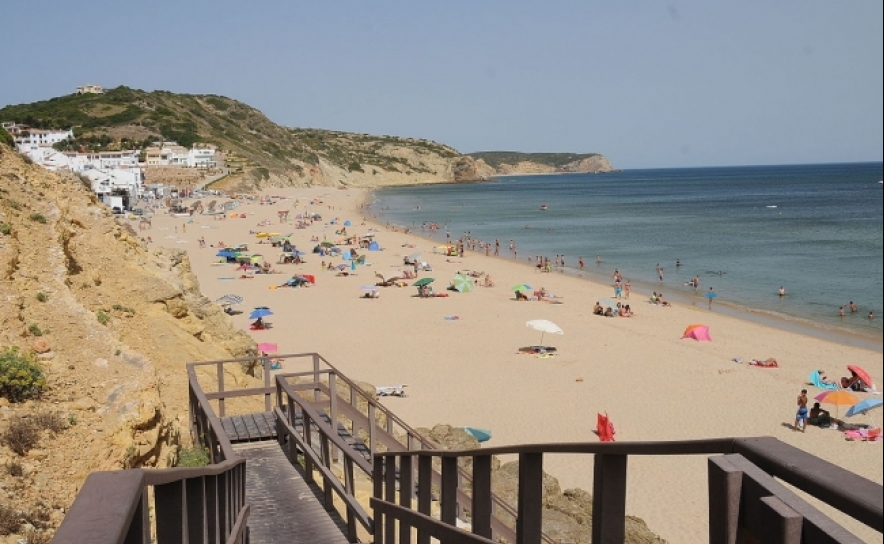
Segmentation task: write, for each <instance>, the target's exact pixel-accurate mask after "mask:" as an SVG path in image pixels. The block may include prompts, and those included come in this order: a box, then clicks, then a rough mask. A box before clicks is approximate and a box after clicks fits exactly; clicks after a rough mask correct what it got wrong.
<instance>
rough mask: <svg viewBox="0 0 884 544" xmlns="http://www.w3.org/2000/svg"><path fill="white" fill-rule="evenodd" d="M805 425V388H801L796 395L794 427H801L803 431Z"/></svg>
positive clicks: (796, 428)
mask: <svg viewBox="0 0 884 544" xmlns="http://www.w3.org/2000/svg"><path fill="white" fill-rule="evenodd" d="M799 424H800V425H801V426H800V427H799ZM806 427H807V389H802V390H801V394H800V395H798V412H797V413H796V414H795V425H794V428H795V430H796V431H797V430H798V429H801V432H802V433H803V432H804V431H805V428H806Z"/></svg>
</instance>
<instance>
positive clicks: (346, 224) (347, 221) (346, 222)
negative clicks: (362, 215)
mask: <svg viewBox="0 0 884 544" xmlns="http://www.w3.org/2000/svg"><path fill="white" fill-rule="evenodd" d="M344 226H345V227H349V226H350V220H349V219H348V220H346V221H344Z"/></svg>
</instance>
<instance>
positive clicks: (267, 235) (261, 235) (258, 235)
mask: <svg viewBox="0 0 884 544" xmlns="http://www.w3.org/2000/svg"><path fill="white" fill-rule="evenodd" d="M255 238H270V233H269V232H256V233H255Z"/></svg>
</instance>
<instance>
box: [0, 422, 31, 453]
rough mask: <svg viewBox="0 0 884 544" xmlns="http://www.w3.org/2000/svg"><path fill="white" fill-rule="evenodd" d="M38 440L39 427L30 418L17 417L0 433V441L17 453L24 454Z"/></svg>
mask: <svg viewBox="0 0 884 544" xmlns="http://www.w3.org/2000/svg"><path fill="white" fill-rule="evenodd" d="M39 441H40V429H39V428H38V427H37V426H36V425H35V424H34V422H33V421H31V420H30V419H18V420H16V421H13V422H12V423H10V424H9V427H8V428H7V429H6V431H5V432H4V433H3V434H2V435H0V442H2V443H3V444H5V445H6V446H7V447H8V448H9V449H11V450H12V451H14V452H15V453H17V454H19V455H25V454H26V453H28V452H29V451H31V449H32V448H33V447H34V446H36V445H37V442H39Z"/></svg>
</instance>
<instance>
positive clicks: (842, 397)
mask: <svg viewBox="0 0 884 544" xmlns="http://www.w3.org/2000/svg"><path fill="white" fill-rule="evenodd" d="M814 398H815V399H816V400H818V401H820V402H822V403H823V404H833V405H835V406H836V407H839V406H853V405H854V404H856V403H858V402H859V398H858V397H857V396H856V395H854V394H853V393H850V392H849V391H845V390H844V389H839V390H838V391H823V392H822V393H820V394H819V395H817V396H816V397H814ZM836 417H837V412H836Z"/></svg>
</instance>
